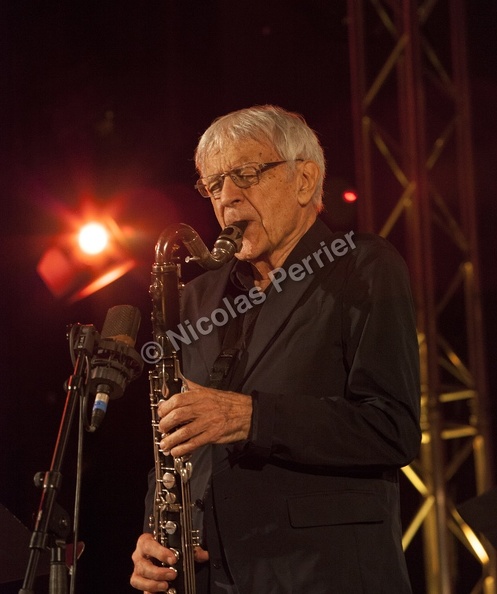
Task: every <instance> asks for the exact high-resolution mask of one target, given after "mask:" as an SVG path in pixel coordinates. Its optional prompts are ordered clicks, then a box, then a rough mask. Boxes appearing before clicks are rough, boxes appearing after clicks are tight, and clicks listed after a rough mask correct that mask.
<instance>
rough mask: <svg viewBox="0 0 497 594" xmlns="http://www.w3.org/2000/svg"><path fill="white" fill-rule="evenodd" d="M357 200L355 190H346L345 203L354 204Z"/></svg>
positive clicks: (343, 194)
mask: <svg viewBox="0 0 497 594" xmlns="http://www.w3.org/2000/svg"><path fill="white" fill-rule="evenodd" d="M357 198H358V196H357V192H355V191H354V190H345V191H344V192H342V199H343V200H344V202H349V203H352V202H355V201H356V200H357Z"/></svg>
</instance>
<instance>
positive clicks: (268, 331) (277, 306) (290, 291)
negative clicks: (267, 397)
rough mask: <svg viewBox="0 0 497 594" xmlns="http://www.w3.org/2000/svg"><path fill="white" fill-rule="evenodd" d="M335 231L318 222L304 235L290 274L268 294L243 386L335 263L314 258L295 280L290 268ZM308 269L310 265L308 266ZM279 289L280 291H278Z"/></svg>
mask: <svg viewBox="0 0 497 594" xmlns="http://www.w3.org/2000/svg"><path fill="white" fill-rule="evenodd" d="M332 237H333V234H332V232H331V231H330V230H329V229H328V227H326V226H325V225H324V223H322V222H321V221H317V222H316V224H315V226H314V227H313V228H312V230H311V231H310V233H309V235H307V236H304V238H303V240H302V244H301V245H299V246H298V249H296V250H294V252H292V254H290V256H289V257H288V259H287V261H286V262H285V264H284V267H283V268H284V270H285V271H286V273H287V277H286V279H285V280H284V281H283V282H282V284H281V285H280V286H279V287H277V285H274V286H272V287H271V290H270V292H269V294H268V297H267V299H266V301H265V303H264V305H263V307H262V309H261V312H260V314H259V316H258V318H257V321H256V323H255V326H254V331H253V334H252V339H251V342H250V349H249V351H250V352H249V356H248V360H247V366H246V370H245V374H244V377H243V380H242V381H241V382H240V383H239V384H238V387H240V386H241V385H243V384H244V383H245V382H246V381H247V380H248V379H249V377H250V375H251V373H252V372H253V370H254V368H255V367H256V366H257V363H258V362H259V360H260V359H261V357H263V356H264V354H265V352H266V351H267V350H268V348H269V347H270V346H271V344H272V343H273V342H274V341H275V340H276V339H277V337H278V334H279V333H280V332H281V331H282V330H283V329H284V327H285V325H286V323H287V321H288V320H289V319H290V316H291V314H292V312H293V311H294V309H295V307H296V306H297V305H298V304H299V302H300V301H301V300H302V299H305V298H306V291H309V290H310V287H311V285H312V284H313V283H317V282H319V278H320V277H321V275H322V274H324V273H325V272H324V271H325V270H327V269H328V268H329V267H330V266H333V264H334V263H327V264H326V265H325V266H324V267H323V268H320V267H319V266H318V265H317V264H316V261H312V260H311V261H310V265H311V266H312V270H313V272H312V273H311V272H307V273H306V274H305V276H304V278H302V279H301V280H298V281H297V280H293V279H292V278H291V277H290V275H289V274H288V269H289V267H290V266H291V265H292V264H295V263H301V262H302V258H305V257H306V256H310V255H312V254H313V252H315V251H316V250H317V249H319V243H318V242H319V241H322V240H323V239H324V240H327V239H331V238H332ZM304 270H305V271H306V268H305V266H304ZM277 288H279V289H280V290H279V291H278V290H277Z"/></svg>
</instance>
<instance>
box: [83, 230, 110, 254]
mask: <svg viewBox="0 0 497 594" xmlns="http://www.w3.org/2000/svg"><path fill="white" fill-rule="evenodd" d="M108 242H109V234H108V233H107V229H106V228H105V227H104V226H103V225H101V224H100V223H88V225H85V226H84V227H83V228H82V229H81V231H80V232H79V236H78V243H79V247H80V248H81V249H82V251H83V252H85V254H99V253H100V252H102V251H103V250H104V249H105V248H106V247H107V243H108Z"/></svg>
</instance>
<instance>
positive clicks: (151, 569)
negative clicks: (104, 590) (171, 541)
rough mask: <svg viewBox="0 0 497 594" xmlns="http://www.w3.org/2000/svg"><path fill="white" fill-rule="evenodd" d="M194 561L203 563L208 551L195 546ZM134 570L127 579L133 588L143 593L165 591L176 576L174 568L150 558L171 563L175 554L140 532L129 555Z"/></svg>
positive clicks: (150, 536) (151, 537)
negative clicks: (134, 547) (157, 563)
mask: <svg viewBox="0 0 497 594" xmlns="http://www.w3.org/2000/svg"><path fill="white" fill-rule="evenodd" d="M194 555H195V561H197V562H198V563H205V561H208V560H209V553H208V552H207V551H204V549H202V548H201V547H195V552H194ZM131 559H132V560H133V563H134V571H133V574H132V575H131V578H130V580H129V582H130V584H131V585H132V586H133V588H136V589H137V590H143V591H144V594H152V593H153V592H166V591H167V589H168V588H169V582H170V581H172V580H174V579H175V578H176V575H177V574H176V570H175V569H172V568H168V567H159V566H157V565H155V564H154V563H153V561H152V559H157V561H160V562H161V563H167V564H168V565H173V564H174V563H176V556H175V555H174V553H173V552H172V551H170V550H169V549H166V548H165V547H163V546H162V545H160V544H159V543H158V542H157V541H156V540H155V539H154V537H153V536H152V535H151V534H142V535H141V536H140V537H139V538H138V541H137V543H136V549H135V551H134V552H133V555H132V556H131Z"/></svg>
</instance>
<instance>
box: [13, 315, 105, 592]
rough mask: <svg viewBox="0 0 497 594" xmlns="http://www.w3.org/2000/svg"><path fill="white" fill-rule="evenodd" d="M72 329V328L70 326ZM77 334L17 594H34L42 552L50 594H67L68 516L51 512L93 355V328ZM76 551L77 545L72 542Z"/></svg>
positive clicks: (81, 329) (40, 480) (80, 327)
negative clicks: (48, 554)
mask: <svg viewBox="0 0 497 594" xmlns="http://www.w3.org/2000/svg"><path fill="white" fill-rule="evenodd" d="M73 328H74V327H73ZM77 328H78V335H77V338H76V344H75V346H74V352H75V353H77V355H76V358H75V363H74V370H73V373H72V375H71V376H70V378H69V380H68V382H67V394H66V402H65V406H64V411H63V413H62V419H61V422H60V426H59V433H58V436H57V440H56V443H55V448H54V452H53V456H52V463H51V466H50V470H49V471H48V472H45V473H37V474H36V475H35V483H37V484H38V486H40V487H42V488H43V492H42V495H41V500H40V505H39V508H38V513H37V516H36V523H35V528H34V531H33V533H32V536H31V541H30V544H29V549H30V555H29V559H28V565H27V568H26V573H25V577H24V582H23V586H22V588H21V589H20V590H19V594H34V590H33V585H34V581H35V577H36V570H37V566H38V562H39V558H40V554H41V552H42V551H45V550H47V549H48V548H50V549H51V559H50V594H66V592H67V569H66V566H65V542H64V539H65V537H67V534H68V532H69V520H68V516H67V514H66V516H64V513H65V512H64V513H63V514H62V519H61V520H59V521H55V522H54V520H53V516H54V511H56V510H57V508H58V509H59V510H60V509H61V508H60V506H58V505H57V503H56V497H57V491H58V490H59V488H60V486H61V482H62V473H61V468H62V464H63V460H64V454H65V451H66V447H67V442H68V438H69V434H70V431H71V427H72V424H73V420H74V414H75V411H76V408H77V407H76V404H77V403H78V401H79V400H80V397H81V394H82V389H83V388H84V387H85V386H86V379H87V375H88V361H89V357H91V355H92V354H93V350H94V344H95V340H96V335H97V332H96V330H95V327H94V326H92V325H86V326H83V325H78V326H77ZM74 547H75V550H76V547H77V543H74Z"/></svg>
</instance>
